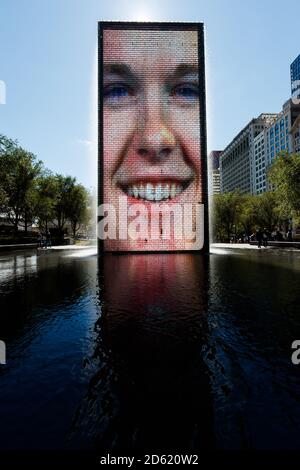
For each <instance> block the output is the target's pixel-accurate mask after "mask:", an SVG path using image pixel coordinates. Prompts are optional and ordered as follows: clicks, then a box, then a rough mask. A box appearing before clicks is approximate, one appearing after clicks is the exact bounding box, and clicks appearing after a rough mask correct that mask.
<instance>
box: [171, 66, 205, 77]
mask: <svg viewBox="0 0 300 470" xmlns="http://www.w3.org/2000/svg"><path fill="white" fill-rule="evenodd" d="M192 73H193V74H197V75H198V73H199V67H198V64H179V65H178V66H177V67H176V69H175V71H174V72H173V73H172V74H171V77H172V78H175V79H176V78H180V77H183V76H184V75H188V74H192Z"/></svg>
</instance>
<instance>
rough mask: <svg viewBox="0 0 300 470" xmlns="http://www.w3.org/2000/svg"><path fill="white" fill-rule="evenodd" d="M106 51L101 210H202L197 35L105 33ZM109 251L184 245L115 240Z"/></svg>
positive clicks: (181, 241) (183, 33) (183, 32)
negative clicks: (104, 206)
mask: <svg viewBox="0 0 300 470" xmlns="http://www.w3.org/2000/svg"><path fill="white" fill-rule="evenodd" d="M103 43H104V45H103V53H104V60H103V139H104V141H103V151H104V164H103V169H104V202H105V203H112V204H115V205H116V207H118V204H119V196H121V195H123V196H124V195H126V196H127V197H128V205H130V204H136V203H139V204H141V203H144V204H145V205H146V207H151V206H152V205H153V204H162V203H164V204H168V205H172V204H174V203H179V204H183V203H187V202H189V203H191V202H195V203H196V202H198V203H200V202H202V197H201V185H200V174H201V168H200V165H201V162H200V126H199V82H198V79H199V78H198V42H197V32H195V31H132V30H123V31H122V30H105V31H104V40H103ZM107 243H110V242H109V241H107ZM113 247H115V248H113ZM111 248H112V249H120V250H125V251H126V250H131V249H133V250H142V249H143V250H156V249H162V250H168V249H172V250H173V249H185V248H186V244H185V241H184V240H177V241H176V240H174V239H173V240H155V241H151V240H150V239H147V240H141V241H134V240H126V241H125V240H123V241H122V240H118V241H114V242H111Z"/></svg>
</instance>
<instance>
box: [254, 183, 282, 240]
mask: <svg viewBox="0 0 300 470" xmlns="http://www.w3.org/2000/svg"><path fill="white" fill-rule="evenodd" d="M255 198H256V203H257V216H256V221H257V225H258V226H260V227H261V228H266V229H267V230H268V231H269V232H272V231H273V230H274V227H275V226H276V225H278V223H279V222H280V216H279V210H278V195H277V194H276V192H274V191H268V192H265V193H262V194H259V195H258V196H255Z"/></svg>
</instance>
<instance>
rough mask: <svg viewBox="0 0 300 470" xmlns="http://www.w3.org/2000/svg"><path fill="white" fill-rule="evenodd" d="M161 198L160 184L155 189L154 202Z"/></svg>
mask: <svg viewBox="0 0 300 470" xmlns="http://www.w3.org/2000/svg"><path fill="white" fill-rule="evenodd" d="M162 198H163V195H162V190H161V184H160V183H159V184H158V185H157V186H156V188H155V200H156V201H160V200H161V199H162Z"/></svg>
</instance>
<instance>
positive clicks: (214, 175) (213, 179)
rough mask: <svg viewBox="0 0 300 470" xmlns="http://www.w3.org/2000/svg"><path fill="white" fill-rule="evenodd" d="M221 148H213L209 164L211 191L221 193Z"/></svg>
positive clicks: (211, 192)
mask: <svg viewBox="0 0 300 470" xmlns="http://www.w3.org/2000/svg"><path fill="white" fill-rule="evenodd" d="M221 154H222V151H221V150H213V151H212V152H210V154H209V157H208V162H209V163H208V164H209V193H210V194H219V193H220V156H221Z"/></svg>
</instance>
